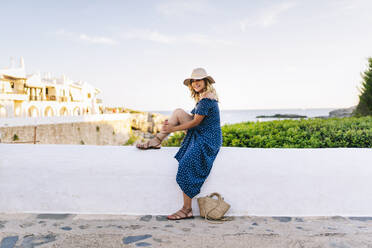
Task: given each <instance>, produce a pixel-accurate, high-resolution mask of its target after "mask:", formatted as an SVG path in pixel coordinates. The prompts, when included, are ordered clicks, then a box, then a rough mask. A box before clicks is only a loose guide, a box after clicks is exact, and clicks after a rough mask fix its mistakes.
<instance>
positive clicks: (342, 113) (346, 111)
mask: <svg viewBox="0 0 372 248" xmlns="http://www.w3.org/2000/svg"><path fill="white" fill-rule="evenodd" d="M355 109H356V106H352V107H349V108H340V109H335V110H332V111H330V112H329V114H328V115H323V116H315V117H313V118H321V119H328V118H333V117H338V118H343V117H351V116H353V111H354V110H355ZM256 118H307V116H306V115H297V114H275V115H258V116H256Z"/></svg>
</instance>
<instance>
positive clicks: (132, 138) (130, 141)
mask: <svg viewBox="0 0 372 248" xmlns="http://www.w3.org/2000/svg"><path fill="white" fill-rule="evenodd" d="M139 138H140V137H139V136H137V135H135V134H132V133H131V134H130V136H129V139H128V140H127V142H126V143H125V144H123V146H130V145H133V144H134V142H136V141H137V140H138V139H139Z"/></svg>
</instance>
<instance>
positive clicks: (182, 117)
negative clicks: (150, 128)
mask: <svg viewBox="0 0 372 248" xmlns="http://www.w3.org/2000/svg"><path fill="white" fill-rule="evenodd" d="M192 119H193V117H192V115H190V114H189V113H187V112H186V111H185V110H183V109H181V108H177V109H175V110H174V111H173V113H172V115H171V117H170V118H169V120H168V124H169V125H170V126H178V125H180V124H183V123H185V122H188V121H191V120H192ZM168 134H169V133H166V132H163V131H160V133H159V134H158V137H159V138H160V139H161V140H163V139H164V138H165V137H167V136H168Z"/></svg>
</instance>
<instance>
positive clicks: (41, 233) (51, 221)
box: [0, 214, 372, 248]
mask: <svg viewBox="0 0 372 248" xmlns="http://www.w3.org/2000/svg"><path fill="white" fill-rule="evenodd" d="M13 247H14V248H21V247H22V248H33V247H74V248H75V247H90V248H91V247H92V248H93V247H176V248H180V247H211V248H212V247H213V248H215V247H233V248H239V247H255V248H256V247H298V248H300V247H332V248H347V247H358V248H359V247H370V248H372V217H341V216H332V217H261V216H260V217H258V216H239V217H234V218H233V220H232V221H228V222H225V223H223V224H211V223H208V222H206V221H205V220H204V219H203V218H201V217H200V216H196V217H195V218H194V219H188V220H178V221H171V220H167V219H166V216H151V215H145V216H135V215H82V214H79V215H75V214H0V248H13Z"/></svg>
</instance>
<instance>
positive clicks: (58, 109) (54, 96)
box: [0, 58, 103, 118]
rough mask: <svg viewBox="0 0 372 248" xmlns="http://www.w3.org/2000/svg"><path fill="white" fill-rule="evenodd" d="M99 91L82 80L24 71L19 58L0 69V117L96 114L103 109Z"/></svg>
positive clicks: (22, 63) (22, 62)
mask: <svg viewBox="0 0 372 248" xmlns="http://www.w3.org/2000/svg"><path fill="white" fill-rule="evenodd" d="M100 92H101V91H100V90H99V89H97V88H95V87H93V86H92V85H89V84H88V83H86V82H82V81H72V80H70V79H67V78H66V77H65V76H64V75H63V76H62V77H61V78H53V77H51V75H50V73H47V74H45V75H43V76H42V75H41V74H40V73H35V74H26V70H25V66H24V61H23V58H21V60H20V66H19V67H17V68H16V67H15V66H14V61H13V59H11V65H10V68H6V69H0V118H1V117H3V118H4V117H43V116H72V115H86V114H99V113H102V112H103V109H102V100H101V99H98V98H97V95H98V94H99V93H100Z"/></svg>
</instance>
